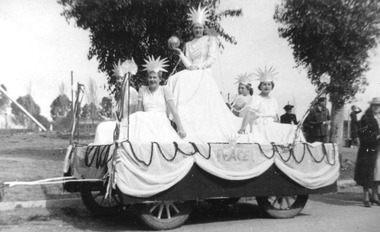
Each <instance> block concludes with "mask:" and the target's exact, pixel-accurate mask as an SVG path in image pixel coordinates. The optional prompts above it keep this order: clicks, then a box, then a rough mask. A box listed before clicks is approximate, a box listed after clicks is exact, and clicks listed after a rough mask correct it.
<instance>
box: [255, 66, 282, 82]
mask: <svg viewBox="0 0 380 232" xmlns="http://www.w3.org/2000/svg"><path fill="white" fill-rule="evenodd" d="M256 71H257V73H256V74H255V75H256V76H257V77H259V78H260V79H259V80H260V82H272V81H273V79H274V76H275V75H276V74H277V72H276V69H275V68H273V67H270V68H269V69H267V67H265V69H264V70H261V69H260V68H258V69H257V70H256Z"/></svg>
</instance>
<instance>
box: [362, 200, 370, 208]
mask: <svg viewBox="0 0 380 232" xmlns="http://www.w3.org/2000/svg"><path fill="white" fill-rule="evenodd" d="M363 203H364V207H368V208H370V207H371V203H370V202H369V201H363Z"/></svg>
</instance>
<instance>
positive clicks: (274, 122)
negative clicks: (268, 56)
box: [238, 68, 304, 144]
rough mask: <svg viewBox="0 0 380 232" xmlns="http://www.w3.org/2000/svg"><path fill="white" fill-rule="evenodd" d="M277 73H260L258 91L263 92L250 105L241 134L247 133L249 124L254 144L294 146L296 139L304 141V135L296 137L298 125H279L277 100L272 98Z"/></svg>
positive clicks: (270, 70)
mask: <svg viewBox="0 0 380 232" xmlns="http://www.w3.org/2000/svg"><path fill="white" fill-rule="evenodd" d="M275 74H276V73H275V72H274V69H273V68H270V69H269V70H267V69H266V68H265V70H264V71H262V70H260V69H259V71H258V74H257V76H259V77H260V84H259V86H258V89H259V90H260V91H261V92H260V94H259V95H258V96H257V97H254V98H252V99H251V101H250V102H249V103H248V105H247V108H248V109H249V110H248V113H247V115H246V116H245V117H244V120H243V122H242V125H241V128H240V130H239V132H238V133H239V134H244V133H246V132H247V126H248V124H251V126H250V128H249V130H248V131H249V133H250V134H251V135H252V138H254V139H251V140H253V141H252V142H259V143H262V144H268V143H275V144H292V143H293V142H294V140H295V139H296V138H298V140H299V141H304V138H303V137H302V135H301V134H300V133H299V134H300V135H297V137H296V129H297V126H296V125H290V124H281V123H279V117H278V115H279V113H278V103H277V100H276V99H275V98H274V97H272V96H270V92H271V91H272V90H273V88H274V82H273V76H274V75H275Z"/></svg>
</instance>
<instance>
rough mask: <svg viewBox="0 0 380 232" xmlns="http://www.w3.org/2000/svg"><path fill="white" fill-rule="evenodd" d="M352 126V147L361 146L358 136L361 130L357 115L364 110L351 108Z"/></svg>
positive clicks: (355, 107)
mask: <svg viewBox="0 0 380 232" xmlns="http://www.w3.org/2000/svg"><path fill="white" fill-rule="evenodd" d="M351 110H352V111H351V113H350V118H351V124H350V135H351V146H358V145H359V136H358V130H359V122H358V118H357V114H359V113H360V112H362V110H361V109H360V108H359V107H357V106H355V105H353V106H351Z"/></svg>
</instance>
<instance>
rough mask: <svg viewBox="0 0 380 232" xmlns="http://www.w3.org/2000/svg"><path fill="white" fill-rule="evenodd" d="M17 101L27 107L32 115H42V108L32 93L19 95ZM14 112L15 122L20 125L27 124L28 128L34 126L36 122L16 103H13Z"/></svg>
mask: <svg viewBox="0 0 380 232" xmlns="http://www.w3.org/2000/svg"><path fill="white" fill-rule="evenodd" d="M16 101H17V103H19V104H20V105H21V106H22V107H24V108H25V110H27V111H28V112H29V113H30V114H31V115H33V116H36V115H40V112H41V109H40V106H39V105H37V104H36V102H35V101H34V100H33V98H32V96H30V94H27V95H25V96H23V97H19V98H17V99H16ZM11 108H12V114H13V115H14V116H15V117H14V122H15V123H16V124H19V125H23V126H26V127H27V128H28V129H31V128H33V125H34V122H33V121H32V120H31V119H30V118H29V117H28V116H26V115H25V113H24V112H23V111H22V110H21V109H20V108H19V107H18V106H17V105H16V104H15V103H13V102H12V103H11Z"/></svg>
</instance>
